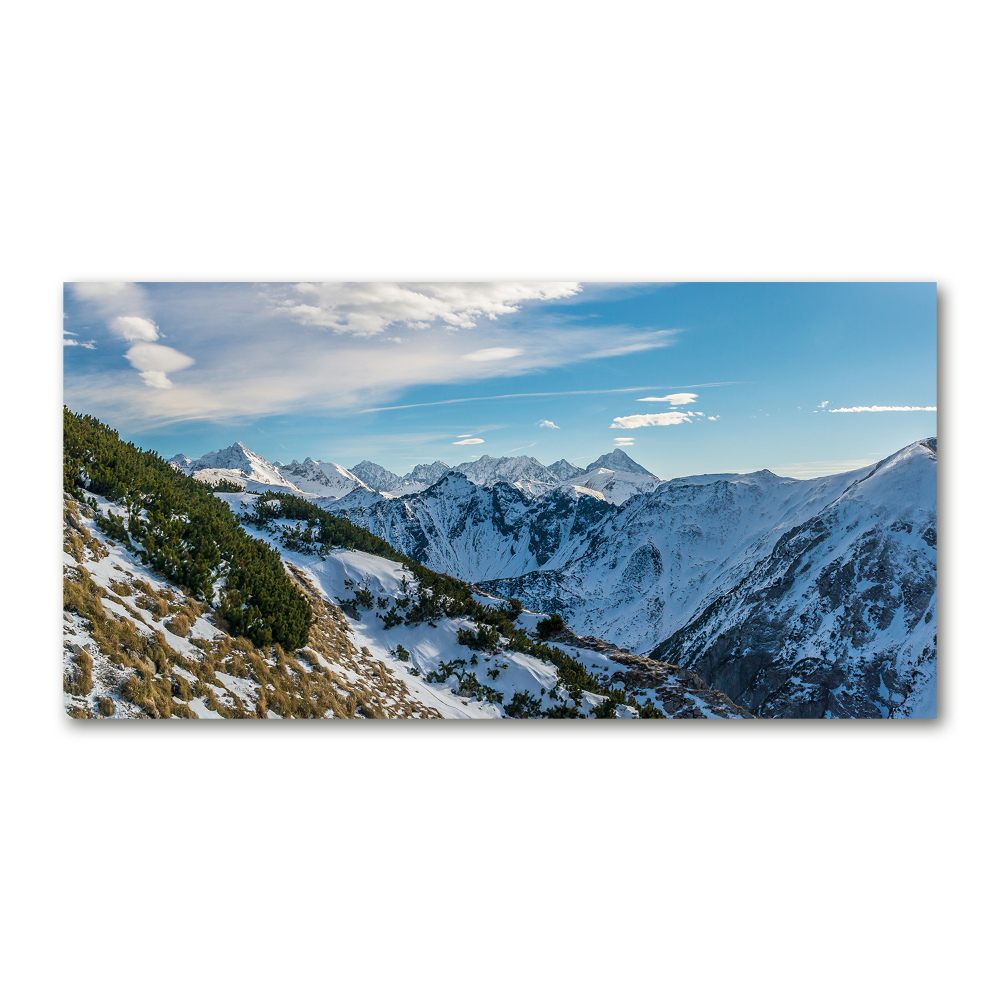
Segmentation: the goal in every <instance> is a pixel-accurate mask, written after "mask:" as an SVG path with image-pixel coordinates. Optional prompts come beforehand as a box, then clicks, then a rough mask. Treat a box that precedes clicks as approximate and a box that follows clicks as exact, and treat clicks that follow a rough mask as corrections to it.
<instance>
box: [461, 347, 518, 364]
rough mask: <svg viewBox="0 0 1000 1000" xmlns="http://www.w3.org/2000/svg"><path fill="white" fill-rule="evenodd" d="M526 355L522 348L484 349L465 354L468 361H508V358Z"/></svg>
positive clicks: (464, 356)
mask: <svg viewBox="0 0 1000 1000" xmlns="http://www.w3.org/2000/svg"><path fill="white" fill-rule="evenodd" d="M520 354H524V351H523V350H521V348H520V347H484V348H483V349H482V350H479V351H472V352H470V353H469V354H463V355H462V357H463V358H465V360H466V361H506V360H507V358H516V357H517V356H518V355H520Z"/></svg>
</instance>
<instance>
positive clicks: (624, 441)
mask: <svg viewBox="0 0 1000 1000" xmlns="http://www.w3.org/2000/svg"><path fill="white" fill-rule="evenodd" d="M615 444H616V445H617V446H618V447H619V448H627V447H629V445H633V444H635V438H615Z"/></svg>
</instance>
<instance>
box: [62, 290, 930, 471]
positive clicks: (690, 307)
mask: <svg viewBox="0 0 1000 1000" xmlns="http://www.w3.org/2000/svg"><path fill="white" fill-rule="evenodd" d="M936 295H937V293H936V287H935V285H934V284H933V283H894V284H892V283H859V284H850V283H833V284H808V283H791V284H776V283H746V284H729V283H723V284H716V283H691V284H676V285H671V284H592V283H587V282H583V283H578V282H483V283H453V284H445V283H438V284H428V283H391V282H381V283H372V284H341V283H298V284H277V283H275V284H261V283H242V284H238V283H231V284H218V283H210V282H196V283H185V284H177V283H152V284H134V283H129V282H106V283H96V284H92V283H88V284H70V285H67V286H66V292H65V299H64V303H65V304H64V310H65V321H64V331H63V343H64V345H65V348H64V351H63V359H64V397H65V402H66V404H67V405H68V406H69V407H70V408H71V409H73V410H77V411H82V412H86V413H91V414H93V415H95V416H97V417H99V418H100V419H102V420H104V421H106V422H107V423H109V424H111V425H112V426H114V427H116V428H117V429H118V430H119V432H120V433H121V435H122V437H124V438H125V439H127V440H131V441H134V442H135V443H136V444H138V445H140V446H142V447H144V448H153V449H155V450H156V451H158V452H160V453H161V454H163V455H165V456H167V457H169V456H171V455H173V454H175V453H177V452H184V453H185V454H187V455H189V456H192V457H196V456H199V455H201V454H203V453H204V452H207V451H214V450H216V449H218V448H221V447H224V446H225V445H228V444H231V443H232V442H233V441H235V440H237V439H239V440H242V441H243V442H245V443H246V444H247V445H248V446H249V447H250V448H252V449H253V450H254V451H257V452H259V453H260V454H262V455H263V456H264V457H265V458H268V459H271V460H277V461H282V462H289V461H291V460H292V459H302V458H304V457H306V456H307V455H308V456H310V457H312V458H316V459H322V460H325V461H334V462H339V463H341V464H342V465H345V466H352V465H354V464H356V463H357V462H359V461H361V460H362V459H365V458H367V459H370V460H372V461H375V462H378V463H379V464H381V465H384V466H386V468H389V469H391V470H393V471H394V472H398V473H402V472H406V471H409V469H411V468H412V467H413V465H414V464H415V463H418V462H428V461H431V460H433V459H441V460H442V461H444V462H446V463H447V464H449V465H457V464H458V463H460V462H463V461H468V460H469V459H471V458H475V457H477V456H479V455H484V454H489V455H494V456H497V455H506V454H531V455H534V456H535V457H537V458H538V459H540V460H541V461H542V462H544V463H546V464H549V463H551V462H553V461H555V460H556V459H559V458H567V459H569V460H570V461H571V462H574V463H575V464H577V465H586V464H587V463H589V462H591V461H592V460H593V459H595V458H596V457H597V456H598V455H600V454H602V453H604V452H607V451H610V450H612V449H613V448H615V447H616V446H620V447H623V448H624V450H625V451H626V452H628V454H629V455H631V456H632V457H633V458H634V459H636V461H638V462H640V463H641V464H642V465H644V466H646V467H647V468H648V469H650V470H651V471H652V472H654V473H656V474H657V475H659V476H661V477H663V478H670V477H673V476H682V475H692V474H697V473H703V472H722V471H744V470H753V469H760V468H769V469H771V470H772V471H775V472H778V473H780V474H783V475H793V476H798V477H812V476H818V475H824V474H827V473H832V472H837V471H843V470H846V469H852V468H857V467H859V466H862V465H867V464H870V463H871V462H873V461H876V460H877V459H879V458H882V457H884V456H886V455H888V454H890V453H891V452H893V451H895V450H897V449H899V448H901V447H903V446H904V445H906V444H909V443H910V442H911V441H914V440H917V439H918V438H922V437H927V436H929V435H933V434H935V433H936V417H937V413H936V411H934V410H928V409H909V410H902V409H885V410H882V409H872V408H874V407H920V408H926V407H935V406H936V402H937V399H936V378H937V373H936V352H937V345H936V328H937V319H936V309H937V299H936ZM857 408H862V409H857Z"/></svg>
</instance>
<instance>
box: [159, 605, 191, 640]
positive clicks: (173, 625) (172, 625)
mask: <svg viewBox="0 0 1000 1000" xmlns="http://www.w3.org/2000/svg"><path fill="white" fill-rule="evenodd" d="M163 627H164V628H165V629H166V630H167V631H168V632H173V633H174V635H179V636H180V637H181V638H182V639H183V638H185V637H186V636H187V634H188V632H190V631H191V619H190V618H188V616H187V615H186V614H184V612H182V611H178V612H177V614H176V615H174V617H173V618H171V619H170V620H169V621H166V622H164V623H163Z"/></svg>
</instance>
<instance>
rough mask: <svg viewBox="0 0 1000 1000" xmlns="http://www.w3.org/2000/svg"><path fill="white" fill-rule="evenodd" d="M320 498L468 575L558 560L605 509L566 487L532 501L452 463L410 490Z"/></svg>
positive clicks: (446, 568)
mask: <svg viewBox="0 0 1000 1000" xmlns="http://www.w3.org/2000/svg"><path fill="white" fill-rule="evenodd" d="M348 500H349V498H347V497H345V498H344V499H343V500H342V501H339V502H338V503H336V504H329V505H327V504H324V506H327V507H328V509H330V510H335V511H337V512H338V513H340V514H341V515H342V516H344V517H347V518H348V519H349V520H351V521H352V522H354V523H355V524H357V525H359V526H360V527H363V528H367V529H368V530H369V531H371V532H372V533H373V534H375V535H378V536H379V537H380V538H384V539H385V540H386V541H387V542H389V544H390V545H392V546H393V547H394V548H396V549H398V550H399V551H401V552H404V553H406V554H407V555H409V556H411V557H412V558H414V559H416V560H418V561H419V562H422V563H424V565H426V566H429V567H431V568H432V569H435V570H437V571H439V572H442V573H448V574H450V575H452V576H456V577H458V578H459V579H461V580H468V581H471V582H476V581H478V580H483V579H490V578H495V577H506V576H521V575H523V574H525V573H530V572H531V571H533V570H536V569H539V568H541V567H550V568H551V567H553V566H560V565H562V562H564V561H565V560H566V559H569V558H570V557H571V556H572V555H573V554H574V553H575V552H576V551H577V547H578V546H579V545H580V544H582V543H584V542H585V541H586V538H587V533H588V532H589V530H590V529H591V528H592V527H593V526H594V525H596V524H597V523H599V522H600V521H601V520H602V518H603V517H604V516H605V514H606V512H607V511H608V510H609V509H611V507H610V505H609V504H608V503H607V502H605V501H604V500H600V499H597V498H595V497H594V496H592V495H589V494H588V493H586V492H585V491H583V490H574V489H572V488H564V489H556V490H548V491H546V492H545V494H544V495H543V496H542V497H540V498H539V499H537V500H532V499H531V498H529V497H527V496H525V494H524V493H523V492H522V491H521V490H520V489H518V488H517V487H516V486H514V485H513V484H511V483H506V482H498V483H497V484H496V485H495V486H480V485H477V484H476V483H472V482H469V480H468V479H466V478H465V476H463V475H462V474H461V473H460V472H459V471H458V470H457V469H452V470H451V471H450V472H449V473H448V474H447V475H445V476H444V477H442V479H440V480H439V481H438V482H437V483H435V484H434V485H433V486H430V487H428V488H427V489H426V490H424V491H423V492H422V493H420V494H417V495H415V496H408V497H400V498H398V499H391V500H382V501H378V502H375V503H358V504H351V505H348V502H347V501H348Z"/></svg>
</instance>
